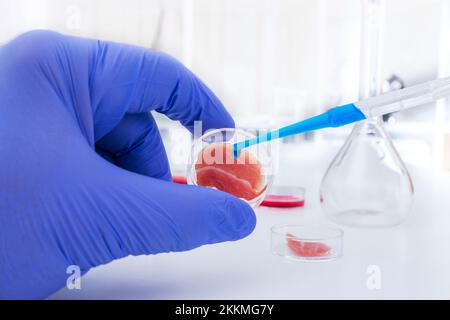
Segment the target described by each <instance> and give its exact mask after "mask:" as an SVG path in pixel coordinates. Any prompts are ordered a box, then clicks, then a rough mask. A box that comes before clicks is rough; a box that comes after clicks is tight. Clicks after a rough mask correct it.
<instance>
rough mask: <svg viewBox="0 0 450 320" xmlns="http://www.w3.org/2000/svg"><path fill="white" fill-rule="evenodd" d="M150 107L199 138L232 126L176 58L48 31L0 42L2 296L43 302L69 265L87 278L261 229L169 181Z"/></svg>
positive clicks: (220, 202) (226, 200) (250, 218)
mask: <svg viewBox="0 0 450 320" xmlns="http://www.w3.org/2000/svg"><path fill="white" fill-rule="evenodd" d="M149 110H156V111H158V112H161V113H164V114H166V115H167V116H169V117H170V118H171V119H173V120H179V121H181V123H182V124H183V125H184V126H185V127H187V128H188V129H189V130H191V131H192V128H193V123H194V121H195V120H202V121H203V129H204V130H207V129H209V128H219V127H232V126H234V123H233V120H232V118H231V117H230V115H229V114H228V113H227V111H226V110H225V109H224V107H223V106H222V104H221V103H220V102H219V100H218V99H217V98H216V97H215V96H214V94H213V93H212V92H211V91H210V90H209V89H208V88H207V87H206V86H205V85H204V84H203V83H202V82H200V80H199V79H197V78H196V77H195V76H194V75H193V74H192V73H191V72H190V71H188V70H187V69H186V68H185V67H183V66H182V65H181V64H180V63H179V62H177V61H176V60H174V59H173V58H171V57H169V56H167V55H164V54H161V53H158V52H154V51H151V50H148V49H143V48H139V47H134V46H129V45H123V44H117V43H111V42H102V41H97V40H88V39H81V38H77V37H69V36H64V35H61V34H58V33H54V32H49V31H33V32H29V33H26V34H24V35H22V36H20V37H18V38H16V39H14V40H13V41H11V42H9V43H7V44H5V45H3V46H1V47H0V155H1V156H0V297H1V298H45V297H47V296H48V295H50V294H51V293H53V292H55V291H56V290H58V289H60V288H62V287H63V286H65V284H66V279H67V277H68V274H67V273H66V272H67V270H66V269H67V267H68V266H69V265H78V266H79V267H80V268H81V271H82V273H85V272H86V271H88V270H89V269H90V268H92V267H95V266H98V265H101V264H104V263H108V262H110V261H112V260H114V259H118V258H121V257H125V256H127V255H130V254H131V255H141V254H156V253H160V252H169V251H184V250H189V249H193V248H196V247H198V246H201V245H204V244H211V243H217V242H221V241H228V240H237V239H241V238H243V237H245V236H246V235H248V234H249V233H250V232H251V231H252V230H253V228H254V226H255V222H256V219H255V215H254V212H253V210H252V209H251V208H250V207H249V206H248V204H246V203H245V202H244V201H241V200H239V199H237V198H235V197H233V196H231V195H228V194H226V193H223V192H220V191H215V190H211V189H207V188H202V187H194V186H185V185H178V184H174V183H171V182H169V181H170V178H171V175H170V170H169V165H168V160H167V157H166V153H165V150H164V147H163V144H162V141H161V138H160V135H159V132H158V128H157V126H156V124H155V121H154V119H153V118H152V116H151V115H150V113H149ZM107 159H108V160H107Z"/></svg>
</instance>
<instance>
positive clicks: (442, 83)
mask: <svg viewBox="0 0 450 320" xmlns="http://www.w3.org/2000/svg"><path fill="white" fill-rule="evenodd" d="M448 95H450V77H449V78H442V79H436V80H433V81H428V82H425V83H422V84H418V85H415V86H411V87H408V88H404V89H400V90H395V91H392V92H388V93H384V94H381V95H379V96H375V97H371V98H368V99H364V100H360V101H358V102H355V103H350V104H346V105H343V106H338V107H334V108H331V109H329V110H328V111H327V112H325V113H322V114H320V115H317V116H314V117H311V118H308V119H305V120H302V121H300V122H297V123H294V124H291V125H289V126H286V127H283V128H280V129H277V130H273V131H270V132H267V133H265V134H261V135H259V136H257V137H255V138H252V139H248V140H244V141H242V142H238V143H235V144H234V145H233V149H234V155H235V156H236V157H237V156H238V155H239V151H240V150H241V149H243V148H247V147H250V146H252V145H255V144H258V143H261V142H266V141H270V140H274V139H278V138H283V137H288V136H292V135H296V134H300V133H305V132H310V131H314V130H318V129H323V128H329V127H340V126H344V125H346V124H349V123H353V122H357V121H361V120H364V119H367V118H372V117H377V116H381V115H383V114H388V113H391V112H395V111H402V110H405V109H409V108H412V107H417V106H420V105H423V104H426V103H430V102H433V101H436V100H438V99H440V98H443V97H446V96H448Z"/></svg>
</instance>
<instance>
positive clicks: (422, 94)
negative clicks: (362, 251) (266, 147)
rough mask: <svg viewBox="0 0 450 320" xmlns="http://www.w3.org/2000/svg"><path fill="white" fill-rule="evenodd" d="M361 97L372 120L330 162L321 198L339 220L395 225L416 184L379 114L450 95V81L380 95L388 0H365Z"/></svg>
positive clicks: (330, 214) (353, 223) (327, 211)
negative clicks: (385, 3)
mask: <svg viewBox="0 0 450 320" xmlns="http://www.w3.org/2000/svg"><path fill="white" fill-rule="evenodd" d="M362 9H363V15H362V17H363V20H362V32H361V75H360V97H361V98H362V99H364V98H366V99H365V100H362V101H361V102H360V103H357V104H356V105H358V107H360V108H361V110H363V112H364V114H365V115H366V117H367V118H368V120H367V121H364V122H360V123H357V124H356V125H355V126H354V128H353V130H352V132H351V134H350V136H349V137H348V138H347V140H346V141H345V143H344V145H343V146H342V148H341V150H340V151H339V152H338V154H337V155H336V157H335V158H334V159H333V161H332V162H331V164H330V165H329V167H328V169H327V171H326V173H325V175H324V177H323V179H322V183H321V187H320V200H321V204H322V208H323V210H324V211H325V214H326V215H327V216H328V217H329V218H330V219H331V220H333V221H335V222H338V223H342V224H346V225H350V226H359V227H385V226H394V225H397V224H400V223H401V222H403V221H404V220H405V219H406V217H407V214H408V212H409V211H410V209H411V205H412V201H413V185H412V181H411V178H410V176H409V173H408V170H407V169H406V167H405V165H404V163H403V161H402V160H401V158H400V156H399V154H398V153H397V151H396V150H395V147H394V145H393V144H392V141H391V139H390V137H389V135H388V134H387V132H386V130H385V129H384V126H383V122H382V119H381V118H380V117H378V116H380V115H382V114H385V113H389V112H392V111H397V110H401V109H404V108H409V107H412V106H416V105H420V104H422V103H426V102H430V101H434V100H436V99H438V98H440V97H442V94H448V91H449V80H448V79H443V80H436V81H434V82H430V83H427V84H423V85H419V86H416V87H413V88H409V89H404V90H398V91H395V92H391V93H387V94H384V95H381V96H378V97H373V96H377V95H379V94H380V92H381V80H380V70H381V67H380V65H381V62H380V60H381V58H380V55H381V44H382V35H383V14H384V1H382V0H366V1H364V2H363V6H362Z"/></svg>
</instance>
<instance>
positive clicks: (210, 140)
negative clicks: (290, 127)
mask: <svg viewBox="0 0 450 320" xmlns="http://www.w3.org/2000/svg"><path fill="white" fill-rule="evenodd" d="M253 137H254V135H253V134H251V133H249V132H246V131H243V130H240V129H231V128H226V129H218V130H212V131H209V132H207V133H205V134H204V135H203V136H201V137H200V138H198V139H195V140H194V142H193V145H192V150H191V159H190V164H189V166H188V170H187V171H188V172H187V181H188V183H189V184H193V185H199V186H205V187H211V188H215V189H218V190H221V191H224V192H228V193H230V194H232V195H234V196H236V197H238V198H241V199H243V200H245V201H247V202H248V203H249V204H250V205H251V206H253V207H257V206H258V205H259V204H260V203H261V202H262V201H263V199H264V197H265V195H266V193H267V191H268V189H269V187H270V186H271V184H272V181H273V167H272V148H271V145H270V144H264V145H261V146H254V147H252V148H249V149H247V150H245V151H242V152H241V154H240V155H239V157H237V158H236V157H234V156H233V148H232V145H233V143H237V142H240V141H242V140H245V139H249V138H253Z"/></svg>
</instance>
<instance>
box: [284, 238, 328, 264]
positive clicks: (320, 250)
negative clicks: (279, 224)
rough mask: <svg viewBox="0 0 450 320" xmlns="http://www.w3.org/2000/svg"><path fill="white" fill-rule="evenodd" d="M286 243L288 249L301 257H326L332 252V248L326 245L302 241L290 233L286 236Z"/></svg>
mask: <svg viewBox="0 0 450 320" xmlns="http://www.w3.org/2000/svg"><path fill="white" fill-rule="evenodd" d="M286 241H287V246H288V248H289V249H290V250H291V251H292V252H293V253H294V254H295V255H296V256H299V257H306V258H314V257H324V256H327V255H329V254H330V252H331V248H330V247H329V246H327V245H326V244H324V243H321V242H310V241H300V240H299V239H297V238H296V237H295V236H293V235H292V234H290V233H287V234H286Z"/></svg>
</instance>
